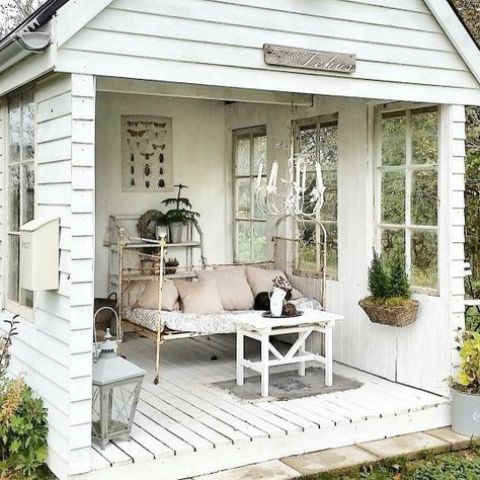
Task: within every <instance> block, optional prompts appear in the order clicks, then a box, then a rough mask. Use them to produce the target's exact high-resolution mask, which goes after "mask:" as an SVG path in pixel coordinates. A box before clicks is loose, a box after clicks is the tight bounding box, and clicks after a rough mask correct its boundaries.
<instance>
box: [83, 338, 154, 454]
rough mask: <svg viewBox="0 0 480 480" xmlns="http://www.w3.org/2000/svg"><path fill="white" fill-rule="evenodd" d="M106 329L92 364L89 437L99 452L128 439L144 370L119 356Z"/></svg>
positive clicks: (114, 343)
mask: <svg viewBox="0 0 480 480" xmlns="http://www.w3.org/2000/svg"><path fill="white" fill-rule="evenodd" d="M111 339H112V336H111V335H110V331H109V329H107V332H106V334H105V341H104V342H102V344H101V346H100V354H99V356H98V360H96V361H95V362H94V364H93V399H92V436H93V438H95V439H97V440H98V441H99V442H100V445H101V447H102V449H104V448H105V447H106V445H107V443H108V442H109V441H110V440H111V439H114V438H129V437H130V432H131V429H132V422H133V417H134V416H135V410H136V407H137V402H138V397H139V395H140V389H141V388H142V381H143V377H144V376H145V370H143V369H141V368H140V367H137V366H136V365H134V364H133V363H131V362H128V361H127V360H125V359H123V358H121V357H118V356H117V354H116V342H114V341H112V340H111Z"/></svg>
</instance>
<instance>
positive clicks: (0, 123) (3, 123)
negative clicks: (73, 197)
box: [0, 97, 8, 328]
mask: <svg viewBox="0 0 480 480" xmlns="http://www.w3.org/2000/svg"><path fill="white" fill-rule="evenodd" d="M7 115H8V112H7V99H6V98H5V97H0V177H1V179H2V181H1V182H0V199H2V201H0V286H2V288H0V305H2V306H3V305H4V304H5V303H4V289H3V285H4V284H5V280H4V275H3V273H4V258H5V248H4V239H5V236H6V232H5V202H4V201H3V199H4V198H5V193H4V185H5V170H6V168H5V165H6V161H7V160H6V156H7ZM0 328H1V325H0Z"/></svg>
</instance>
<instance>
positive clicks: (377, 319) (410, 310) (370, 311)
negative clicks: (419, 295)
mask: <svg viewBox="0 0 480 480" xmlns="http://www.w3.org/2000/svg"><path fill="white" fill-rule="evenodd" d="M358 304H359V305H360V306H361V307H362V309H363V311H364V312H365V313H366V314H367V316H368V318H369V319H370V321H372V322H373V323H381V324H382V325H389V326H391V327H405V326H407V325H410V324H411V323H414V322H415V320H416V319H417V312H418V306H419V302H417V301H416V300H410V299H409V301H408V302H407V303H406V304H405V305H395V306H391V305H379V304H374V303H371V301H369V299H363V300H360V302H358Z"/></svg>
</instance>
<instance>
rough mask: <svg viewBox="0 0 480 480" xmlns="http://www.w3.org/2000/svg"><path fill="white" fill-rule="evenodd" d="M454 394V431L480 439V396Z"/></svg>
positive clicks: (456, 391)
mask: <svg viewBox="0 0 480 480" xmlns="http://www.w3.org/2000/svg"><path fill="white" fill-rule="evenodd" d="M451 393H452V429H453V431H454V432H457V433H460V434H461V435H466V436H467V437H472V436H473V437H480V395H473V394H471V393H462V392H459V391H458V390H455V389H454V388H452V389H451Z"/></svg>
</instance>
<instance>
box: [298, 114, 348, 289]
mask: <svg viewBox="0 0 480 480" xmlns="http://www.w3.org/2000/svg"><path fill="white" fill-rule="evenodd" d="M293 123H294V125H293V128H294V151H295V153H298V152H299V143H300V129H301V128H302V127H310V126H311V127H314V126H315V128H316V130H317V140H318V138H319V136H320V129H321V128H322V127H325V126H333V125H336V127H337V142H338V113H334V114H327V115H316V116H314V117H309V118H301V119H297V120H294V122H293ZM319 152H320V149H319V148H318V144H317V151H316V155H317V160H318V157H319ZM338 161H339V160H338V143H337V164H336V166H335V168H325V167H323V166H322V172H326V171H335V172H336V173H337V218H336V220H323V219H322V215H321V211H320V212H319V214H318V216H317V222H321V223H322V224H323V225H324V226H325V227H328V226H335V227H336V231H337V265H336V268H335V275H332V273H331V272H329V271H328V260H327V272H326V278H327V279H328V280H333V281H338V280H339V249H338V200H339V199H338V173H339V169H338ZM302 222H304V223H308V220H302ZM317 222H315V221H313V220H312V221H311V223H312V224H315V225H316V226H315V236H316V241H317V242H318V243H320V242H322V241H323V232H322V231H321V227H320V226H319V225H318V223H317ZM297 226H298V223H297V222H296V225H295V229H296V230H297V231H296V232H295V233H296V234H298V229H297ZM327 245H328V232H327ZM295 250H296V251H295V256H294V270H295V274H296V275H303V274H306V275H314V276H319V275H321V268H322V266H323V262H322V260H321V255H320V254H319V253H318V252H317V255H316V258H317V271H310V270H305V269H301V268H300V267H299V258H298V257H299V255H298V245H296V249H295ZM326 250H327V252H326V254H327V259H328V254H329V252H328V246H327V249H326Z"/></svg>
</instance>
